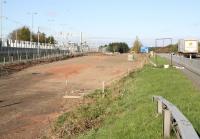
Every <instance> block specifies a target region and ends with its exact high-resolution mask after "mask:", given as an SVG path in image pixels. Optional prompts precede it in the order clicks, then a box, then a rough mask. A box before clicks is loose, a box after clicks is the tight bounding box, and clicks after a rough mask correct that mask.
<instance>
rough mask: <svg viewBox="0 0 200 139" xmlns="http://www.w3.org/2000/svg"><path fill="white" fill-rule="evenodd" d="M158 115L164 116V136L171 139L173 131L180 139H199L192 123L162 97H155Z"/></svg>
mask: <svg viewBox="0 0 200 139" xmlns="http://www.w3.org/2000/svg"><path fill="white" fill-rule="evenodd" d="M153 100H154V101H156V102H157V112H158V114H163V136H164V138H170V134H171V131H172V129H173V130H174V131H175V134H176V136H177V138H178V139H199V136H198V134H197V133H196V131H195V129H194V128H193V126H192V124H191V123H190V121H189V120H188V119H187V118H186V117H185V116H184V115H183V114H182V113H181V112H180V110H179V109H178V108H177V107H176V106H175V105H173V104H172V103H170V102H169V101H167V100H166V99H164V98H163V97H161V96H154V97H153Z"/></svg>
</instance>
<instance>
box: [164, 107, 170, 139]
mask: <svg viewBox="0 0 200 139" xmlns="http://www.w3.org/2000/svg"><path fill="white" fill-rule="evenodd" d="M163 117H164V118H163V135H164V139H168V138H170V132H171V112H170V111H169V110H167V109H165V110H164V115H163Z"/></svg>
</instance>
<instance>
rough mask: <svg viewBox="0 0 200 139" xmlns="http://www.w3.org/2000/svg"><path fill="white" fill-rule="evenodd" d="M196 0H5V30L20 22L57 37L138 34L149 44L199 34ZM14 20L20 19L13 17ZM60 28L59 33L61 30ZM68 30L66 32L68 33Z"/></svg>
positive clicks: (106, 38)
mask: <svg viewBox="0 0 200 139" xmlns="http://www.w3.org/2000/svg"><path fill="white" fill-rule="evenodd" d="M199 5H200V0H6V2H4V3H3V17H7V19H4V20H3V34H4V36H6V35H7V34H9V32H11V31H12V30H13V29H15V28H18V27H21V26H22V25H26V26H29V27H30V26H31V23H32V20H31V19H32V18H31V14H30V13H35V12H36V13H37V14H36V15H34V20H33V21H34V22H33V23H34V24H33V25H34V28H33V30H34V32H37V28H38V27H39V28H40V31H42V32H46V33H47V34H49V35H51V34H53V35H55V36H56V37H57V38H58V39H61V38H62V39H68V40H73V41H79V35H80V32H83V39H84V40H85V41H88V42H90V43H91V44H94V45H95V44H96V45H97V44H101V43H107V42H114V41H124V42H127V43H128V44H129V45H132V43H133V41H134V40H135V38H136V36H138V37H139V38H140V40H141V41H142V43H143V45H146V46H152V45H154V40H155V39H156V38H162V37H172V38H173V39H174V42H175V41H176V40H177V39H182V38H189V37H190V38H197V39H199V38H200V18H199V13H200V8H199ZM16 21H17V22H18V23H16ZM60 32H62V35H61V34H60ZM66 36H68V37H66Z"/></svg>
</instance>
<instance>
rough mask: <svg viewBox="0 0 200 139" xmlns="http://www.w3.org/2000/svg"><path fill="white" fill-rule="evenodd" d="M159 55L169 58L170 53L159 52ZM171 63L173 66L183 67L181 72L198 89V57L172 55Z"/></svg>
mask: <svg viewBox="0 0 200 139" xmlns="http://www.w3.org/2000/svg"><path fill="white" fill-rule="evenodd" d="M159 56H161V57H164V58H167V59H168V60H170V59H171V56H170V54H159ZM172 61H173V62H172V63H173V65H175V66H179V67H180V66H181V67H184V69H181V70H182V72H183V73H184V74H185V75H186V76H187V77H188V78H189V79H190V80H191V81H192V82H193V83H194V85H195V86H197V87H198V88H199V89H200V59H199V58H195V59H189V58H185V57H183V56H178V55H173V56H172Z"/></svg>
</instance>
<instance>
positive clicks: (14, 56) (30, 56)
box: [0, 40, 89, 64]
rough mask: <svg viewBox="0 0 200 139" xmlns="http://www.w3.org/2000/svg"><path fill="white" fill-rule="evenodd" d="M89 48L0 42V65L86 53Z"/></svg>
mask: <svg viewBox="0 0 200 139" xmlns="http://www.w3.org/2000/svg"><path fill="white" fill-rule="evenodd" d="M88 51H89V46H86V45H82V46H79V45H78V44H76V43H69V44H66V45H64V44H63V45H59V44H45V43H36V42H28V41H16V40H15V41H13V40H0V64H7V63H14V62H20V61H28V60H35V59H43V58H51V57H58V56H65V55H68V54H70V53H73V54H75V53H77V52H88Z"/></svg>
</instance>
